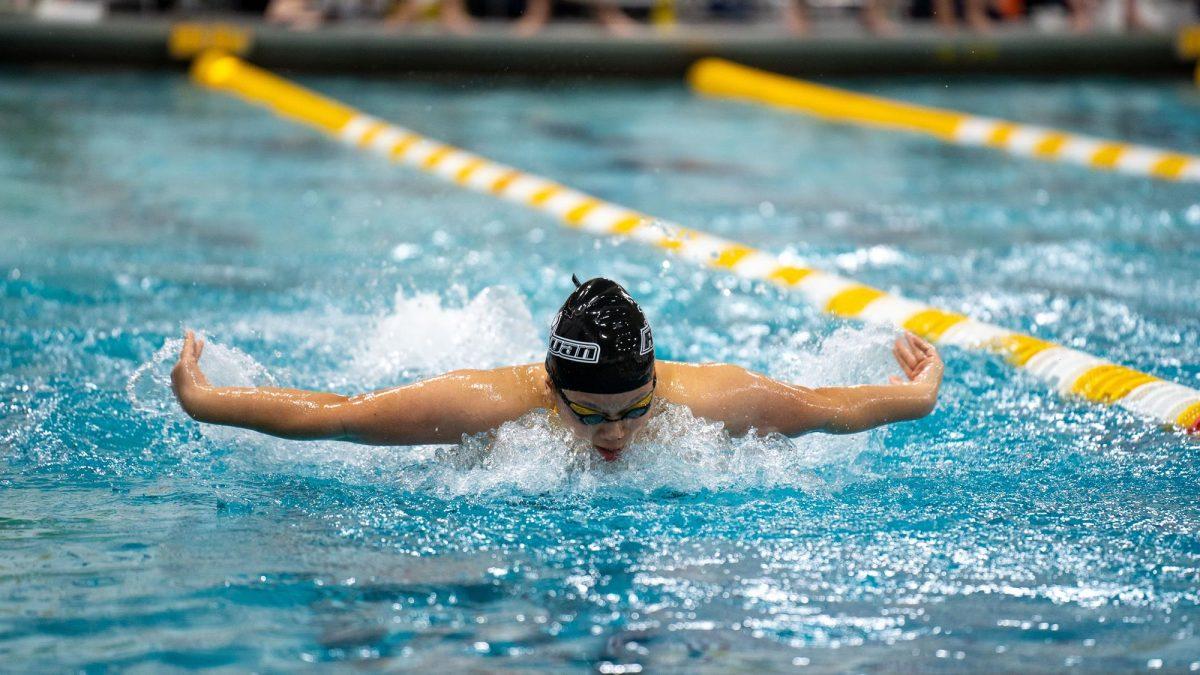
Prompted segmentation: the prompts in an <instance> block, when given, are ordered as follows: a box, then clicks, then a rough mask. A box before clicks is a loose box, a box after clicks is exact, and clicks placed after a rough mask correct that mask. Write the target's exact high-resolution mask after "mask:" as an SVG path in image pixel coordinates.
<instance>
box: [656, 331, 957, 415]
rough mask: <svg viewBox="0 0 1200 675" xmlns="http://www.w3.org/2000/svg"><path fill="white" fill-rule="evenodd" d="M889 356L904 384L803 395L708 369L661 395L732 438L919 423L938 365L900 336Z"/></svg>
mask: <svg viewBox="0 0 1200 675" xmlns="http://www.w3.org/2000/svg"><path fill="white" fill-rule="evenodd" d="M893 353H894V355H895V357H896V361H897V363H898V364H899V365H900V367H901V369H903V371H904V374H905V377H906V378H907V379H905V378H900V377H893V378H891V380H890V381H889V383H888V384H880V385H858V386H850V387H820V388H808V387H801V386H797V385H792V384H788V383H785V382H779V381H777V380H773V379H771V378H769V377H767V376H765V375H761V374H759V373H753V372H750V371H748V370H745V369H744V368H740V367H738V366H731V365H711V366H698V367H695V369H694V370H692V369H689V370H691V372H681V373H680V374H681V375H682V376H683V377H680V378H679V385H682V386H676V387H674V389H675V390H676V391H674V392H673V391H672V390H667V391H664V395H665V397H666V398H668V399H669V400H670V399H674V400H675V401H676V402H679V403H684V404H685V405H687V406H688V407H690V408H691V409H692V412H693V413H694V414H696V415H697V416H699V417H705V418H707V419H712V420H720V421H722V422H724V423H725V425H726V428H728V429H729V431H730V432H731V433H733V434H742V433H746V432H747V431H749V430H750V429H751V428H754V429H756V430H757V431H759V432H762V433H768V432H778V433H782V434H785V435H787V436H799V435H801V434H806V433H809V432H813V431H820V432H825V433H832V434H852V433H857V432H860V431H866V430H868V429H873V428H875V427H878V426H881V425H884V424H890V423H892V422H901V421H905V420H914V419H919V418H921V417H924V416H926V415H928V414H929V413H930V412H932V411H933V408H934V406H936V405H937V395H938V389H939V388H940V386H941V381H942V371H943V368H944V366H943V364H942V360H941V357H940V356H938V353H937V350H936V349H934V347H933V345H931V344H929V343H928V342H926V341H924V340H922V339H921V338H919V337H917V336H915V335H911V334H906V335H905V336H903V337H901V338H899V339H897V340H896V344H895V347H894V349H893ZM672 393H675V394H677V395H676V396H673V395H672Z"/></svg>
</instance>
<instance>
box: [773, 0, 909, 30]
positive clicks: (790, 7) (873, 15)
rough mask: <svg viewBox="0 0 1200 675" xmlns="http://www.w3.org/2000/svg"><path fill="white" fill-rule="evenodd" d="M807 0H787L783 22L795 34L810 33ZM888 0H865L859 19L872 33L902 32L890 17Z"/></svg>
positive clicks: (784, 6) (784, 5)
mask: <svg viewBox="0 0 1200 675" xmlns="http://www.w3.org/2000/svg"><path fill="white" fill-rule="evenodd" d="M805 2H806V0H785V1H784V4H783V23H784V26H786V27H787V29H788V30H789V31H790V32H792V33H793V34H795V35H804V34H806V33H808V27H809V22H808V7H807V5H806V4H805ZM890 4H891V3H890V2H888V0H865V1H864V2H863V5H862V8H861V9H860V10H859V15H858V17H859V21H861V22H862V25H863V27H864V28H866V29H867V31H868V32H869V33H871V34H872V35H895V34H897V33H899V32H900V29H899V27H898V26H897V25H896V23H895V22H894V21H892V20H891V19H889V18H888V15H887V13H888V9H889V6H890Z"/></svg>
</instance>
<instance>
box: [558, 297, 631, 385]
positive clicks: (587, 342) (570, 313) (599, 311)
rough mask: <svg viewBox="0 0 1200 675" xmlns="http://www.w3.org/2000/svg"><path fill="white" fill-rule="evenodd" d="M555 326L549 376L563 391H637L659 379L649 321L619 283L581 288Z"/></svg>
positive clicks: (564, 308) (559, 311) (562, 311)
mask: <svg viewBox="0 0 1200 675" xmlns="http://www.w3.org/2000/svg"><path fill="white" fill-rule="evenodd" d="M571 279H572V280H573V281H574V282H575V285H576V286H577V287H578V288H576V289H575V292H574V293H572V294H571V296H570V297H568V298H567V301H566V302H564V303H563V306H562V309H560V310H558V314H557V315H556V316H555V317H554V322H553V323H552V324H550V351H549V352H548V353H547V354H546V372H547V373H548V374H549V375H550V379H551V381H553V382H554V385H555V386H556V387H558V388H559V389H570V390H572V391H583V392H587V393H589V394H619V393H621V392H626V391H632V390H634V389H637V388H638V387H641V386H642V385H645V384H646V383H648V382H650V381H651V380H652V379H653V378H654V337H653V336H652V335H651V334H650V324H648V323H646V315H645V314H642V309H641V308H640V307H638V305H637V303H636V302H634V301H633V298H631V297H629V294H628V293H626V292H625V289H624V288H621V285H620V284H618V283H617V282H615V281H611V280H609V279H602V278H596V279H592V280H590V281H588V282H586V283H583V284H580V283H579V280H578V279H576V278H575V277H573V276H572V277H571Z"/></svg>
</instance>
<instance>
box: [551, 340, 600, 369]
mask: <svg viewBox="0 0 1200 675" xmlns="http://www.w3.org/2000/svg"><path fill="white" fill-rule="evenodd" d="M550 353H551V354H553V355H554V356H557V357H559V358H563V359H566V360H568V361H576V362H578V363H599V362H600V345H598V344H596V343H595V342H576V341H575V340H568V339H566V338H564V337H559V336H557V335H554V334H553V333H551V334H550Z"/></svg>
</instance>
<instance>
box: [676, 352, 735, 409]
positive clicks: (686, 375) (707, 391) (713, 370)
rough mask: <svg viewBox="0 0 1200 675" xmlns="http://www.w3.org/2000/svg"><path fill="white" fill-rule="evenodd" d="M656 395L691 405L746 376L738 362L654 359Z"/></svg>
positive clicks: (723, 389)
mask: <svg viewBox="0 0 1200 675" xmlns="http://www.w3.org/2000/svg"><path fill="white" fill-rule="evenodd" d="M655 372H656V373H657V375H658V391H659V392H660V393H659V395H660V396H662V397H663V398H665V399H667V400H668V401H671V402H673V403H682V404H684V405H694V404H696V403H699V402H700V401H702V400H704V399H708V398H710V397H711V396H713V395H715V394H719V393H720V392H722V391H725V389H726V388H727V387H729V386H731V385H734V384H735V383H740V382H741V381H742V380H744V379H745V378H746V376H747V371H746V370H745V369H744V368H742V367H741V366H735V365H731V364H728V363H684V362H682V361H661V360H660V361H658V362H657V363H656V364H655Z"/></svg>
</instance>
